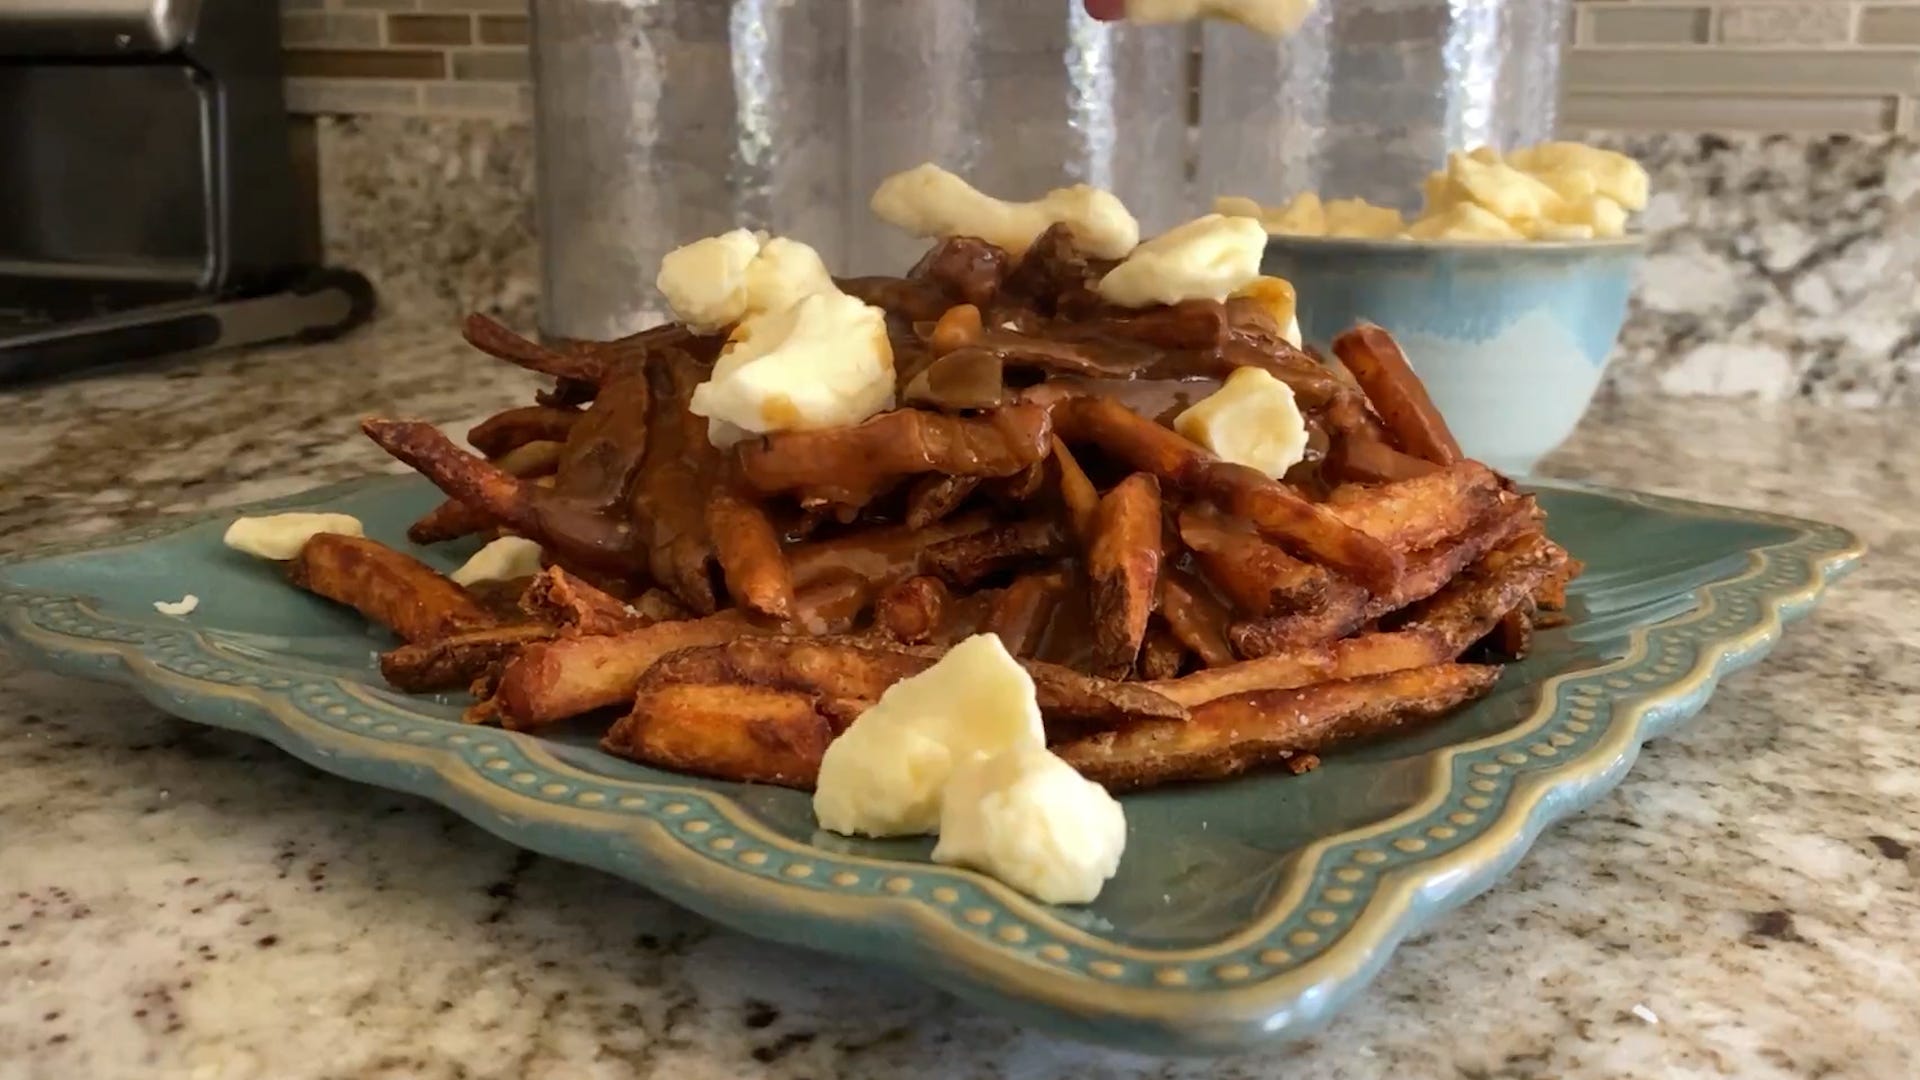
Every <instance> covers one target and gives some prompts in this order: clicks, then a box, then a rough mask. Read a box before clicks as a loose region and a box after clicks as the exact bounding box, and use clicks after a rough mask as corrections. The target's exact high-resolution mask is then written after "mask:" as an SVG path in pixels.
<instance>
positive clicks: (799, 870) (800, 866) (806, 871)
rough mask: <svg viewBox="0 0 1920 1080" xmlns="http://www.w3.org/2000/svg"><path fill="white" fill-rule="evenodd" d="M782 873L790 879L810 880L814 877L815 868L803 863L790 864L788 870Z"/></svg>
mask: <svg viewBox="0 0 1920 1080" xmlns="http://www.w3.org/2000/svg"><path fill="white" fill-rule="evenodd" d="M780 872H781V873H783V874H785V875H787V876H788V877H790V878H810V877H812V876H813V867H811V866H808V865H807V864H806V863H803V862H797V863H788V864H787V868H786V869H785V870H782V871H780Z"/></svg>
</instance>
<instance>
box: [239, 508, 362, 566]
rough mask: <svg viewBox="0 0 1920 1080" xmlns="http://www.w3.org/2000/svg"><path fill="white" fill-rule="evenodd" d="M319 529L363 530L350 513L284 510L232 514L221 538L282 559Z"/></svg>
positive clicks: (251, 551) (349, 532)
mask: <svg viewBox="0 0 1920 1080" xmlns="http://www.w3.org/2000/svg"><path fill="white" fill-rule="evenodd" d="M320 533H338V534H340V535H342V536H365V535H366V534H367V532H366V529H365V528H364V527H363V526H362V525H361V524H360V519H359V518H356V517H353V516H352V515H350V514H314V513H287V514H268V515H264V516H262V517H243V518H235V519H234V522H233V524H231V525H229V526H227V532H226V535H225V536H224V537H222V538H221V540H222V542H223V543H225V544H226V545H227V546H228V547H230V548H232V549H234V550H235V551H244V552H246V553H247V554H249V555H254V556H258V557H259V558H262V559H273V560H274V561H276V562H285V561H286V560H288V559H291V558H293V557H294V556H295V555H298V554H300V549H301V548H303V547H305V546H306V544H307V541H308V540H311V539H312V538H313V537H315V536H317V535H319V534H320Z"/></svg>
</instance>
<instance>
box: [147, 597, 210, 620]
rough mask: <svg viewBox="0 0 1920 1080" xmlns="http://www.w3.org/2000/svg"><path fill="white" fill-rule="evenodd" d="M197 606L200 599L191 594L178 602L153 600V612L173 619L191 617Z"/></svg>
mask: <svg viewBox="0 0 1920 1080" xmlns="http://www.w3.org/2000/svg"><path fill="white" fill-rule="evenodd" d="M199 606H200V598H199V597H197V596H195V595H193V594H192V593H188V594H187V595H185V596H183V597H181V598H180V599H178V600H155V601H154V602H153V610H155V611H157V612H159V613H160V614H162V615H172V616H174V617H175V618H182V617H185V616H187V615H191V614H193V612H194V609H195V608H198V607H199Z"/></svg>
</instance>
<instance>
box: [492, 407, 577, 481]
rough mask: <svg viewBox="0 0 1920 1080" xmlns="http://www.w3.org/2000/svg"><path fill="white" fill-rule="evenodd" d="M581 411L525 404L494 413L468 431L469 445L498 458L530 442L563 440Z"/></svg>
mask: <svg viewBox="0 0 1920 1080" xmlns="http://www.w3.org/2000/svg"><path fill="white" fill-rule="evenodd" d="M582 415H583V414H582V413H581V412H580V410H578V409H561V408H555V407H553V406H550V405H522V406H520V407H518V408H513V409H508V410H506V411H504V412H499V413H495V414H494V415H492V416H489V417H487V418H486V419H485V420H482V421H480V422H479V423H478V424H475V425H474V426H473V428H472V429H471V430H469V431H468V432H467V445H468V446H471V447H473V448H474V449H475V450H478V451H480V452H481V453H482V454H485V455H487V457H489V458H499V457H501V456H502V455H504V454H507V453H508V452H510V451H513V450H517V449H519V448H520V447H522V446H525V445H527V444H528V443H533V442H556V443H564V442H565V441H566V440H567V433H568V432H570V431H572V430H573V425H574V424H575V423H577V422H578V421H579V420H580V417H581V416H582ZM502 467H503V468H504V467H505V466H502ZM516 475H525V474H524V473H522V474H516Z"/></svg>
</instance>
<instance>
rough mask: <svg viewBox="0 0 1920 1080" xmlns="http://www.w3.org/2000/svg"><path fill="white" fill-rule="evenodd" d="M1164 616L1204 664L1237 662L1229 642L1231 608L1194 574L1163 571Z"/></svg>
mask: <svg viewBox="0 0 1920 1080" xmlns="http://www.w3.org/2000/svg"><path fill="white" fill-rule="evenodd" d="M1160 617H1161V618H1162V619H1164V620H1166V624H1167V628H1168V629H1169V630H1171V631H1173V636H1174V637H1175V638H1176V639H1178V640H1179V642H1180V644H1181V646H1182V647H1183V648H1184V649H1186V650H1189V651H1191V652H1192V653H1193V654H1194V655H1196V656H1198V657H1199V658H1200V662H1201V663H1202V664H1205V665H1206V666H1208V667H1221V666H1223V665H1226V664H1231V663H1233V662H1234V655H1233V647H1232V646H1231V645H1228V644H1227V624H1228V622H1229V619H1230V616H1229V614H1228V612H1227V609H1226V608H1225V607H1223V606H1222V605H1221V604H1220V602H1219V601H1218V600H1215V599H1214V598H1213V596H1212V595H1211V594H1210V593H1209V592H1208V591H1207V587H1206V585H1204V584H1202V583H1201V582H1200V581H1198V580H1196V579H1195V578H1194V577H1193V576H1192V575H1191V574H1188V573H1186V572H1184V571H1181V570H1178V569H1174V568H1168V569H1165V570H1163V571H1162V572H1161V574H1160Z"/></svg>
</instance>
